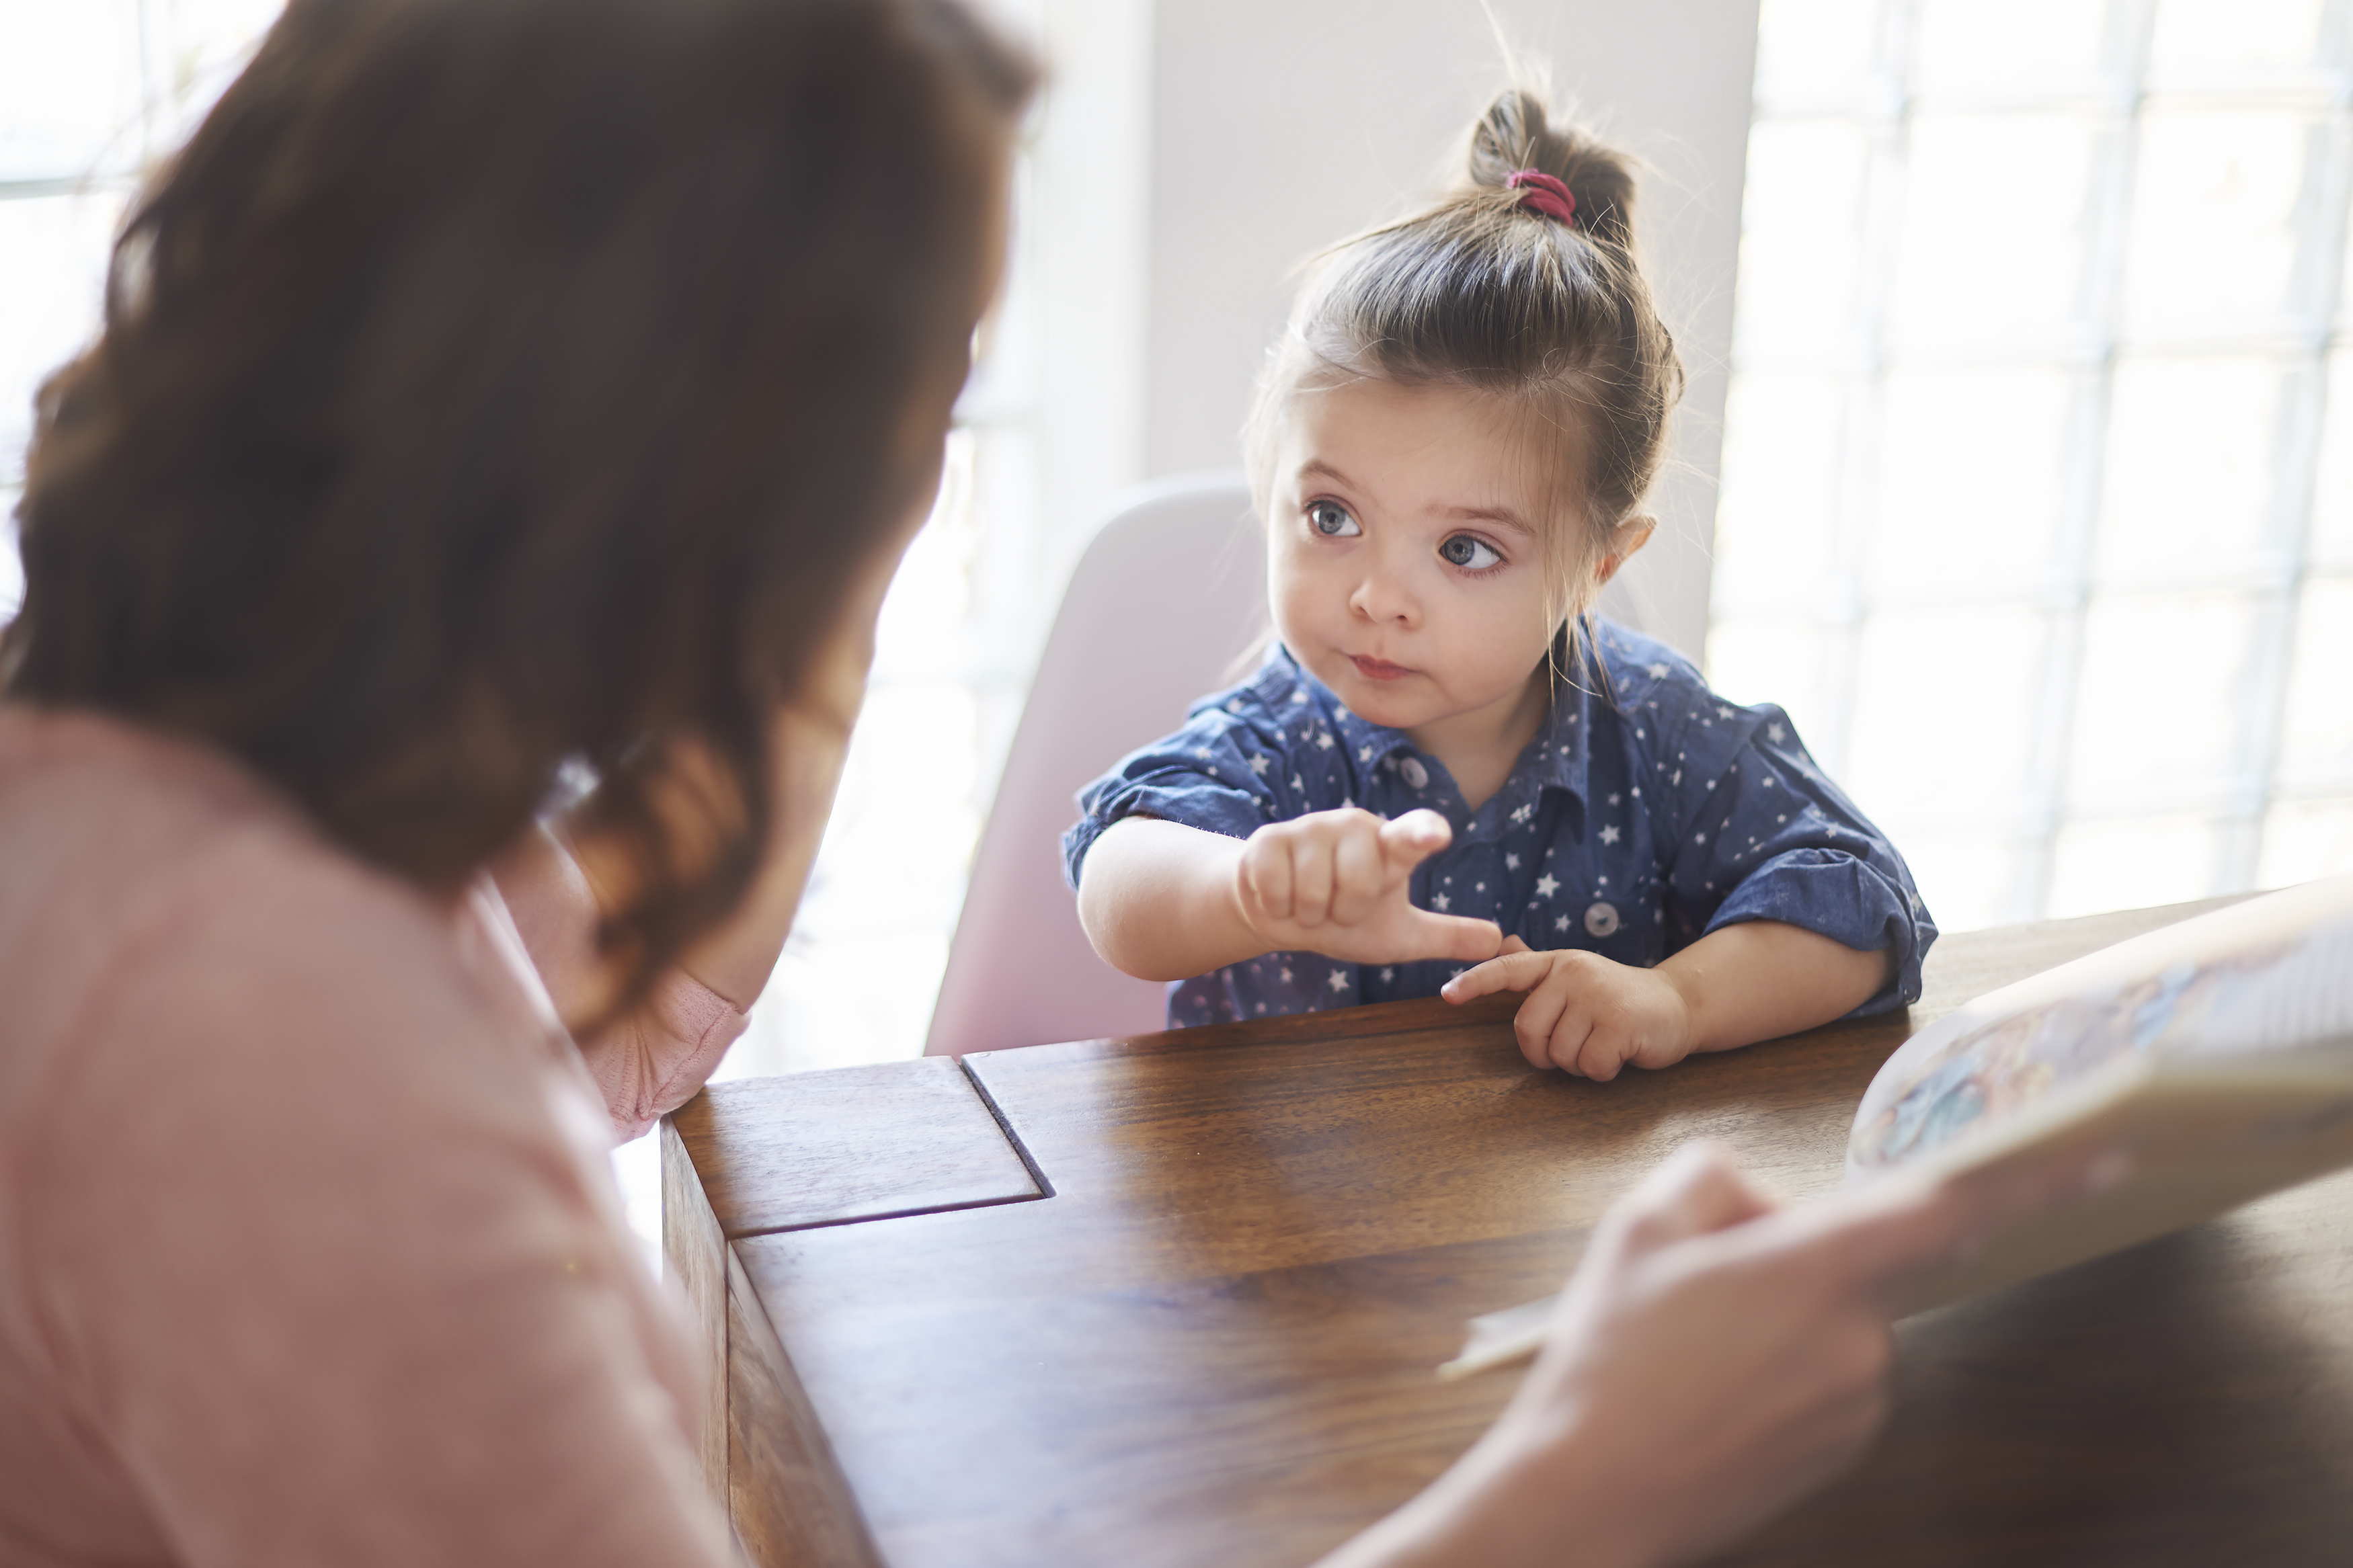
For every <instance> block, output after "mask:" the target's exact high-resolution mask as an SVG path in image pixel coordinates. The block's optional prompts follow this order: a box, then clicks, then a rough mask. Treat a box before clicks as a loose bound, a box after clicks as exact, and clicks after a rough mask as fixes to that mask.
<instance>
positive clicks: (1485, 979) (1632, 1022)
mask: <svg viewBox="0 0 2353 1568" xmlns="http://www.w3.org/2000/svg"><path fill="white" fill-rule="evenodd" d="M1890 963H1892V955H1891V953H1890V952H1888V950H1886V949H1884V948H1880V949H1873V950H1868V951H1858V950H1856V949H1854V948H1852V947H1849V946H1847V945H1846V944H1845V943H1844V942H1837V941H1834V940H1833V939H1831V938H1830V937H1826V936H1821V935H1819V934H1817V933H1816V932H1813V931H1807V930H1805V929H1804V928H1803V927H1800V926H1793V925H1784V924H1782V923H1781V922H1780V921H1743V922H1742V923H1740V924H1738V925H1728V926H1721V927H1718V928H1717V929H1716V930H1715V931H1710V932H1709V933H1708V934H1707V935H1705V936H1704V937H1702V938H1700V939H1699V940H1698V941H1697V942H1693V943H1692V944H1691V945H1690V946H1689V947H1686V948H1684V949H1683V951H1682V952H1677V953H1675V954H1673V955H1672V956H1671V957H1669V958H1667V959H1666V960H1664V961H1663V962H1662V963H1660V964H1659V966H1658V967H1657V968H1655V969H1639V968H1636V967H1635V966H1633V965H1631V964H1626V963H1618V962H1616V961H1615V960H1613V959H1608V958H1604V957H1602V956H1601V955H1600V954H1599V953H1598V952H1585V951H1583V950H1581V949H1576V948H1563V949H1559V950H1556V951H1553V952H1535V951H1534V950H1532V949H1530V948H1529V947H1528V946H1527V944H1525V942H1521V941H1520V940H1519V938H1517V937H1513V938H1511V939H1509V940H1508V941H1507V942H1505V943H1504V954H1503V956H1502V957H1500V958H1493V959H1489V960H1488V961H1487V962H1486V963H1482V964H1480V965H1479V966H1478V967H1477V968H1475V969H1472V970H1467V971H1465V972H1464V973H1461V974H1458V975H1456V976H1455V977H1454V978H1453V979H1452V980H1451V981H1449V982H1447V984H1446V988H1445V990H1444V991H1443V992H1442V993H1441V994H1443V995H1444V996H1445V997H1446V999H1447V1000H1448V1001H1450V1002H1458V1003H1459V1002H1468V1001H1470V1000H1471V999H1472V997H1474V996H1485V995H1488V994H1492V993H1494V992H1497V991H1525V992H1527V993H1528V994H1529V995H1528V999H1527V1000H1526V1001H1525V1002H1524V1003H1522V1004H1521V1005H1520V1011H1519V1016H1518V1017H1516V1018H1515V1019H1514V1020H1513V1025H1512V1027H1513V1031H1514V1033H1515V1034H1516V1035H1517V1036H1518V1037H1519V1041H1520V1052H1521V1054H1522V1055H1523V1056H1525V1057H1526V1058H1528V1062H1529V1064H1530V1065H1531V1066H1533V1067H1538V1068H1553V1067H1556V1068H1562V1069H1563V1070H1564V1071H1567V1072H1570V1073H1573V1074H1575V1075H1577V1077H1579V1078H1589V1079H1599V1080H1602V1081H1604V1082H1606V1081H1608V1080H1609V1079H1613V1078H1616V1077H1617V1076H1618V1069H1619V1068H1622V1067H1624V1066H1626V1065H1627V1064H1628V1063H1632V1064H1633V1065H1634V1066H1636V1067H1641V1068H1663V1067H1672V1066H1673V1065H1674V1064H1675V1063H1676V1062H1679V1061H1681V1060H1683V1058H1685V1057H1687V1056H1689V1055H1691V1054H1692V1053H1693V1052H1694V1051H1725V1050H1730V1049H1732V1048H1733V1047H1735V1046H1746V1045H1754V1044H1755V1043H1756V1042H1757V1041H1758V1040H1769V1039H1773V1038H1775V1037H1778V1036H1781V1035H1791V1034H1795V1033H1797V1032H1798V1031H1799V1030H1800V1029H1810V1028H1812V1027H1813V1026H1816V1025H1817V1024H1827V1023H1829V1022H1830V1021H1831V1019H1833V1018H1841V1017H1844V1016H1846V1015H1847V1014H1849V1013H1851V1012H1852V1011H1853V1010H1854V1009H1855V1008H1857V1007H1859V1006H1861V1005H1862V1004H1863V1003H1865V1002H1867V1001H1869V1000H1870V999H1871V998H1872V997H1873V995H1874V994H1877V993H1878V992H1879V991H1880V989H1881V988H1882V987H1883V986H1884V985H1885V984H1887V977H1888V970H1889V966H1890Z"/></svg>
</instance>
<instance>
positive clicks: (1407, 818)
mask: <svg viewBox="0 0 2353 1568" xmlns="http://www.w3.org/2000/svg"><path fill="white" fill-rule="evenodd" d="M1453 837H1454V830H1453V829H1452V828H1451V827H1449V826H1447V825H1446V818H1444V817H1442V816H1439V815H1438V813H1436V812H1434V811H1409V812H1407V813H1406V814H1405V815H1404V816H1400V817H1398V819H1397V820H1396V821H1394V822H1384V821H1383V820H1381V818H1379V817H1377V816H1374V815H1373V814H1372V813H1371V812H1369V811H1361V810H1357V809H1356V808H1354V807H1350V808H1348V809H1345V810H1341V811H1316V812H1310V813H1309V814H1308V815H1306V816H1296V817H1293V818H1292V819H1291V820H1290V821H1288V822H1270V823H1268V824H1267V825H1266V826H1264V827H1261V828H1260V829H1259V830H1258V831H1257V832H1256V833H1253V834H1251V835H1250V839H1249V841H1248V842H1247V843H1246V844H1245V845H1244V846H1243V847H1242V858H1241V860H1240V864H1239V865H1238V866H1237V867H1236V868H1235V873H1234V880H1235V888H1234V893H1235V897H1236V899H1237V900H1238V901H1239V902H1240V908H1241V914H1242V919H1243V921H1245V922H1246V923H1248V925H1249V926H1250V930H1251V931H1255V932H1256V933H1257V934H1258V935H1259V936H1260V937H1261V938H1262V939H1263V940H1264V941H1265V942H1266V943H1267V946H1268V950H1269V951H1271V952H1281V951H1282V950H1285V949H1291V948H1299V949H1304V950H1305V951H1307V952H1320V953H1323V954H1324V955H1325V956H1326V957H1329V958H1336V959H1340V960H1342V961H1343V962H1345V963H1410V962H1412V961H1413V960H1415V959H1420V958H1461V959H1474V960H1475V959H1485V958H1493V957H1494V956H1495V954H1496V953H1497V952H1500V951H1502V948H1503V931H1501V929H1499V928H1498V927H1497V926H1496V924H1495V922H1494V921H1474V920H1468V919H1465V918H1464V917H1462V916H1461V915H1440V914H1432V913H1431V912H1430V910H1421V909H1416V908H1415V907H1414V905H1413V902H1412V900H1411V897H1410V886H1409V884H1410V882H1411V879H1412V877H1413V868H1415V867H1416V866H1419V865H1420V864H1421V863H1422V862H1423V861H1424V860H1427V859H1428V858H1430V856H1432V855H1434V854H1436V853H1437V852H1438V851H1440V849H1443V848H1445V847H1446V846H1447V844H1448V843H1449V842H1450V841H1451V839H1452V838H1453Z"/></svg>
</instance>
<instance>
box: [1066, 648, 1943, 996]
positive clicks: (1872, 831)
mask: <svg viewBox="0 0 2353 1568" xmlns="http://www.w3.org/2000/svg"><path fill="white" fill-rule="evenodd" d="M1590 641H1591V645H1592V652H1591V654H1589V655H1588V659H1587V663H1586V666H1585V677H1584V679H1580V680H1577V681H1575V682H1570V681H1563V682H1562V683H1561V684H1560V685H1559V686H1557V687H1556V689H1555V691H1554V700H1553V707H1552V710H1551V712H1550V713H1549V714H1548V715H1547V716H1546V721H1545V724H1544V728H1543V729H1542V730H1541V731H1538V733H1537V735H1536V738H1535V740H1534V741H1532V742H1529V743H1528V747H1527V749H1526V750H1525V752H1521V753H1520V759H1519V762H1518V763H1517V764H1516V765H1515V766H1514V768H1513V770H1512V773H1511V776H1510V777H1509V778H1508V779H1506V780H1505V781H1504V786H1503V788H1501V789H1500V790H1498V791H1496V792H1495V795H1494V796H1493V798H1492V799H1490V800H1488V801H1487V802H1486V803H1485V804H1484V805H1481V806H1480V808H1479V809H1478V810H1477V811H1476V812H1472V811H1471V810H1470V809H1468V807H1467V806H1466V805H1465V804H1464V802H1463V799H1462V794H1461V791H1460V790H1459V789H1457V788H1456V787H1455V784H1454V781H1453V779H1452V777H1451V775H1449V774H1448V773H1447V771H1446V768H1445V766H1444V764H1443V763H1440V762H1439V760H1438V759H1437V758H1435V757H1432V756H1430V755H1428V754H1427V753H1425V752H1420V751H1418V750H1417V749H1416V748H1415V746H1414V744H1413V742H1412V741H1411V740H1410V739H1409V738H1408V737H1407V735H1406V734H1405V732H1404V731H1400V730H1390V729H1385V728H1383V727H1381V726H1380V725H1377V724H1372V723H1368V722H1366V721H1365V720H1363V719H1360V718H1358V717H1357V716H1356V714H1354V713H1352V712H1350V711H1349V710H1347V709H1346V708H1345V707H1343V706H1342V705H1341V703H1340V700H1339V699H1338V698H1337V697H1335V696H1334V695H1333V693H1332V691H1331V689H1329V688H1327V687H1326V686H1324V683H1323V682H1322V681H1320V680H1317V679H1315V678H1314V676H1312V675H1310V674H1308V673H1307V672H1306V670H1304V669H1303V668H1301V667H1300V665H1299V664H1298V662H1297V661H1296V660H1294V659H1293V658H1292V657H1291V654H1290V653H1289V651H1288V650H1286V649H1284V648H1282V647H1277V648H1276V649H1275V651H1274V654H1273V656H1272V657H1271V658H1269V659H1268V660H1267V662H1266V664H1265V665H1264V666H1263V667H1262V668H1261V669H1260V670H1259V672H1258V674H1257V675H1256V676H1255V677H1253V678H1252V679H1250V680H1249V681H1248V682H1246V683H1245V684H1243V685H1240V686H1238V687H1235V688H1233V689H1231V690H1229V691H1220V692H1218V693H1216V694H1215V695H1213V696H1209V697H1205V698H1203V699H1202V700H1200V701H1199V702H1197V703H1195V704H1194V705H1193V709H1192V711H1191V714H1190V716H1189V718H1188V719H1187V722H1186V724H1185V727H1184V728H1183V729H1181V730H1178V731H1176V733H1175V734H1173V735H1170V736H1168V737H1166V739H1165V740H1161V741H1157V742H1154V743H1153V744H1151V745H1149V746H1146V747H1145V748H1144V749H1143V750H1141V751H1138V752H1134V753H1132V754H1130V755H1129V756H1127V757H1125V758H1123V759H1122V760H1121V762H1120V763H1119V764H1118V765H1117V766H1116V767H1114V768H1113V769H1112V771H1111V772H1110V773H1106V774H1104V775H1103V777H1102V778H1100V779H1097V780H1096V781H1095V782H1094V783H1093V784H1089V785H1088V786H1087V787H1086V788H1085V789H1084V790H1082V791H1081V792H1080V795H1079V805H1080V808H1081V810H1082V812H1083V813H1084V814H1085V815H1084V816H1082V817H1081V819H1080V821H1079V823H1078V825H1077V826H1074V827H1072V828H1071V830H1070V831H1069V832H1068V833H1066V834H1064V835H1063V836H1062V853H1063V858H1064V863H1065V867H1066V868H1067V870H1068V873H1069V876H1070V879H1071V885H1072V886H1073V887H1075V886H1076V885H1077V883H1078V878H1079V868H1080V865H1081V863H1082V861H1084V859H1085V858H1086V854H1087V850H1088V849H1089V848H1090V847H1092V845H1093V844H1094V841H1095V839H1096V838H1097V837H1101V836H1102V834H1103V830H1104V829H1105V828H1107V827H1109V826H1111V825H1112V824H1113V823H1114V822H1117V821H1119V820H1120V819H1121V818H1122V817H1127V816H1146V817H1158V818H1163V819H1165V820H1167V821H1170V822H1181V823H1184V824H1186V825H1187V826H1193V827H1199V828H1205V829H1207V830H1208V831H1210V832H1213V833H1222V834H1226V835H1228V836H1229V837H1235V838H1246V837H1249V836H1250V834H1251V833H1252V832H1254V831H1255V830H1256V829H1257V828H1259V827H1260V826H1262V825H1263V824H1266V823H1269V822H1281V821H1287V820H1289V819H1290V818H1292V817H1295V816H1304V815H1305V814H1307V813H1308V812H1311V811H1329V810H1333V809H1335V808H1337V807H1342V806H1350V805H1356V806H1362V807H1364V808H1365V809H1366V810H1368V811H1372V812H1376V813H1378V814H1379V815H1380V816H1385V817H1393V816H1400V815H1402V814H1403V813H1405V812H1408V811H1411V810H1413V809H1415V808H1416V807H1418V806H1428V807H1430V808H1431V809H1432V810H1435V811H1437V812H1438V813H1440V815H1441V816H1444V817H1445V818H1446V819H1447V821H1448V823H1449V824H1451V826H1452V827H1453V829H1454V839H1453V842H1452V843H1451V844H1450V845H1449V846H1448V847H1446V848H1445V849H1444V850H1442V851H1440V853H1439V854H1436V855H1433V856H1432V857H1430V858H1429V859H1428V860H1425V861H1423V862H1422V864H1421V865H1420V866H1419V867H1418V868H1416V869H1415V871H1414V874H1413V881H1412V889H1411V896H1412V899H1413V901H1414V903H1415V904H1417V905H1418V906H1419V907H1421V908H1423V909H1427V910H1437V911H1439V912H1440V913H1443V914H1454V915H1470V916H1472V917H1475V918H1478V919H1482V920H1492V921H1495V922H1496V923H1497V924H1498V925H1500V926H1502V927H1503V929H1504V932H1505V933H1506V934H1515V935H1517V936H1518V937H1519V938H1520V939H1521V940H1522V941H1524V942H1526V943H1527V944H1528V945H1529V946H1530V947H1535V948H1562V947H1581V948H1587V949H1589V950H1591V951H1593V952H1599V953H1601V954H1603V955H1604V956H1605V957H1609V958H1613V959H1616V960H1618V961H1619V962H1620V963H1633V964H1641V965H1644V966H1648V965H1651V964H1655V963H1658V962H1659V961H1660V960H1661V959H1662V958H1664V957H1666V956H1667V955H1668V954H1669V953H1672V952H1677V951H1679V950H1680V949H1682V948H1684V947H1687V946H1689V945H1690V944H1691V943H1692V942H1695V941H1697V940H1698V939H1699V938H1700V937H1701V936H1703V935H1704V934H1706V933H1707V932H1709V931H1715V930H1716V929H1718V928H1719V927H1723V926H1728V925H1735V924H1737V923H1739V922H1740V921H1786V922H1787V923H1788V924H1790V925H1795V926H1802V927H1804V928H1805V929H1806V930H1808V931H1819V932H1820V933H1821V934H1822V935H1824V936H1827V937H1831V938H1832V939H1834V940H1836V941H1838V942H1843V943H1845V944H1846V945H1847V946H1849V947H1852V948H1856V949H1861V950H1864V951H1870V950H1875V949H1888V950H1891V951H1892V952H1894V957H1895V962H1894V965H1893V973H1892V977H1891V979H1890V980H1889V982H1888V984H1887V985H1886V986H1885V988H1883V990H1882V991H1881V992H1880V993H1879V994H1877V995H1875V996H1873V998H1872V999H1871V1000H1870V1001H1868V1002H1866V1003H1864V1004H1863V1005H1862V1006H1860V1007H1858V1008H1856V1009H1855V1012H1856V1013H1857V1014H1864V1013H1876V1012H1881V1011H1883V1010H1885V1009H1887V1008H1891V1007H1896V1006H1901V1005H1905V1004H1908V1003H1911V1002H1915V1001H1917V1000H1918V999H1919V995H1920V963H1921V960H1922V959H1923V958H1924V957H1926V954H1927V952H1928V944H1929V943H1930V942H1934V941H1935V940H1936V926H1935V925H1934V924H1933V923H1932V922H1931V921H1930V920H1929V918H1928V911H1927V910H1926V908H1925V907H1923V905H1922V904H1921V902H1920V894H1919V889H1917V888H1915V886H1914V885H1913V881H1912V873H1911V872H1910V870H1909V869H1908V868H1905V864H1904V861H1903V858H1902V857H1900V856H1898V855H1897V854H1896V852H1895V848H1894V846H1893V845H1892V844H1890V843H1889V842H1888V841H1887V838H1886V837H1885V836H1884V835H1883V834H1882V833H1881V832H1880V831H1879V829H1878V828H1876V827H1875V826H1873V825H1872V824H1871V822H1870V820H1869V819H1868V818H1866V817H1865V816H1863V815H1862V812H1860V811H1858V810H1856V809H1855V806H1854V803H1853V802H1852V801H1850V800H1848V799H1847V797H1846V795H1844V794H1843V793H1842V792H1841V790H1840V789H1839V788H1838V786H1837V785H1835V784H1831V781H1830V780H1829V779H1828V778H1826V777H1824V776H1823V774H1822V772H1821V770H1820V768H1818V767H1816V766H1815V765H1814V761H1813V758H1812V757H1810V755H1808V754H1807V752H1806V748H1805V746H1804V745H1803V744H1802V743H1801V742H1799V739H1798V734H1797V731H1796V729H1795V728H1794V727H1793V726H1792V725H1791V724H1790V722H1789V718H1788V714H1786V713H1784V712H1783V711H1782V710H1780V709H1778V708H1776V707H1774V706H1772V705H1771V704H1769V703H1766V704H1759V705H1758V706H1757V707H1753V708H1741V707H1736V706H1734V705H1733V704H1731V703H1728V702H1725V701H1724V700H1721V699H1720V698H1718V697H1717V696H1716V695H1715V693H1714V692H1712V691H1710V690H1709V689H1708V688H1707V683H1706V682H1705V681H1704V680H1703V679H1701V678H1700V674H1699V671H1698V670H1697V669H1695V668H1693V667H1692V665H1691V663H1690V662H1689V661H1688V660H1686V659H1685V658H1683V656H1682V655H1680V654H1678V653H1676V652H1675V651H1674V650H1673V649H1672V648H1670V647H1667V646H1666V645H1665V644H1663V643H1660V642H1655V641H1653V640H1651V638H1649V637H1642V636H1641V635H1639V634H1638V633H1635V632H1632V631H1629V630H1627V629H1626V628H1624V627H1622V626H1614V625H1612V624H1610V623H1609V622H1597V623H1595V630H1594V636H1593V637H1592V638H1591V639H1590ZM1596 661H1598V663H1599V674H1597V673H1596V672H1595V670H1594V668H1593V666H1594V663H1595V662H1596ZM1613 699H1614V700H1613ZM1465 967H1466V966H1465V965H1463V964H1461V963H1457V962H1454V961H1451V960H1428V961H1423V962H1420V963H1398V964H1356V963H1341V962H1340V961H1338V960H1336V959H1331V958H1325V957H1323V956H1322V955H1320V954H1317V953H1313V952H1274V953H1268V954H1266V955H1265V956H1263V957H1261V958H1255V959H1251V960H1250V961H1248V962H1246V963H1237V964H1233V965H1231V966H1229V967H1228V968H1225V969H1221V970H1219V971H1217V972H1216V973H1210V974H1204V975H1199V976H1197V977H1195V978H1193V979H1191V980H1180V981H1177V982H1176V983H1175V984H1172V985H1170V987H1169V988H1168V1024H1169V1026H1170V1027H1171V1028H1185V1027H1188V1026H1193V1025H1198V1024H1213V1023H1229V1022H1231V1021H1233V1020H1235V1019H1239V1018H1255V1017H1263V1016H1272V1015H1276V1014H1282V1013H1305V1012H1313V1011H1317V1010H1320V1009H1323V1008H1326V1007H1345V1006H1353V1005H1356V1004H1358V1003H1363V1002H1393V1001H1397V1000H1399V999H1402V998H1405V997H1412V996H1434V995H1436V994H1438V990H1439V987H1440V986H1441V985H1443V984H1445V983H1446V982H1447V980H1448V979H1449V978H1450V977H1451V976H1452V975H1454V974H1456V973H1461V970H1462V969H1463V968H1465Z"/></svg>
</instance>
